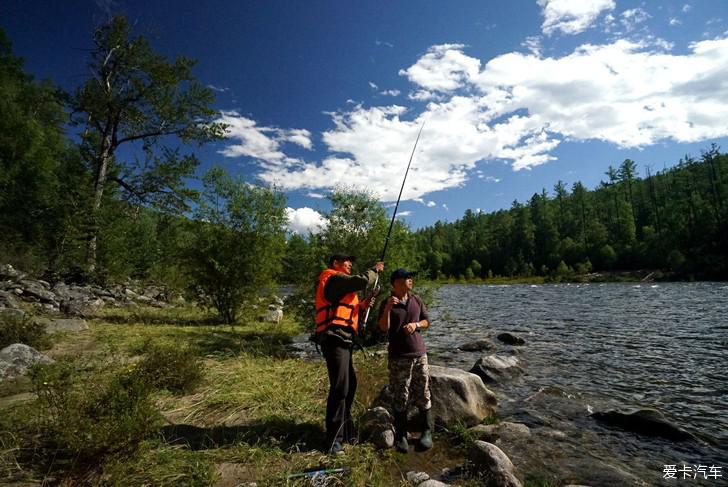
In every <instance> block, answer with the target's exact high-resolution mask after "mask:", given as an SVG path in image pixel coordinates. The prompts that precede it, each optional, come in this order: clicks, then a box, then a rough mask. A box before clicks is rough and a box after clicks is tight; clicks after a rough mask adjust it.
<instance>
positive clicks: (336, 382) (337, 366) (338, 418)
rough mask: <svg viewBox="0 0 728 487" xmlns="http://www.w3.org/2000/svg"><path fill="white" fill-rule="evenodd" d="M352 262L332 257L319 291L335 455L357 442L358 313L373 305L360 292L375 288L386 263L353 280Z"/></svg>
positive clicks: (349, 258)
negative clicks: (353, 407) (353, 409)
mask: <svg viewBox="0 0 728 487" xmlns="http://www.w3.org/2000/svg"><path fill="white" fill-rule="evenodd" d="M353 261H354V257H353V256H351V255H346V254H334V255H332V256H331V257H330V258H329V268H328V269H325V270H324V271H323V272H321V275H320V276H319V280H318V286H317V287H316V337H317V342H318V343H319V344H320V345H321V351H322V353H323V355H324V358H325V359H326V368H327V370H328V373H329V396H328V400H327V402H326V441H327V445H328V447H329V448H330V451H331V452H332V453H338V452H340V451H342V449H343V446H342V445H343V443H344V442H349V443H350V442H352V441H353V440H354V439H355V432H354V423H353V420H352V417H351V405H352V403H353V402H354V394H356V373H355V372H354V363H353V361H352V352H353V351H354V350H353V349H354V338H355V335H356V334H357V332H358V330H359V312H360V311H362V310H364V309H366V308H367V306H369V305H370V304H371V302H372V298H370V299H367V300H364V301H361V302H360V301H359V296H358V295H357V292H358V291H363V290H365V289H366V288H367V286H371V285H374V283H375V281H376V277H377V273H379V272H381V271H382V270H384V263H383V262H377V263H376V264H375V265H374V267H372V268H371V269H369V270H367V271H366V272H365V273H364V274H361V275H354V276H352V275H351V265H352V262H353Z"/></svg>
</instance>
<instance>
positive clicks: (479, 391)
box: [430, 365, 498, 426]
mask: <svg viewBox="0 0 728 487" xmlns="http://www.w3.org/2000/svg"><path fill="white" fill-rule="evenodd" d="M430 388H431V391H432V408H433V413H434V415H435V420H436V421H437V422H438V423H439V424H443V425H452V424H454V423H455V422H458V421H460V422H462V423H464V424H465V425H467V426H473V425H476V424H478V423H480V422H481V421H483V418H486V417H488V416H492V415H493V414H495V410H496V406H497V404H498V401H497V399H496V397H495V394H493V393H492V392H491V391H490V390H488V389H487V388H486V387H485V384H483V381H482V380H481V379H480V377H478V376H477V375H475V374H471V373H470V372H465V371H464V370H460V369H453V368H449V367H440V366H437V365H431V366H430Z"/></svg>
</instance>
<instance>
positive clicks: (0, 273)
mask: <svg viewBox="0 0 728 487" xmlns="http://www.w3.org/2000/svg"><path fill="white" fill-rule="evenodd" d="M21 276H22V273H21V272H20V271H17V270H15V269H14V268H13V266H11V265H10V264H5V265H0V277H2V278H3V279H17V278H19V277H21Z"/></svg>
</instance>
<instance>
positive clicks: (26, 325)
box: [0, 317, 50, 349]
mask: <svg viewBox="0 0 728 487" xmlns="http://www.w3.org/2000/svg"><path fill="white" fill-rule="evenodd" d="M13 343H24V344H26V345H28V346H31V347H33V348H36V349H41V348H47V347H48V346H49V345H50V339H49V337H48V334H47V333H46V331H45V325H44V324H42V323H36V322H34V321H33V320H30V319H28V318H10V317H3V318H0V348H5V347H7V346H8V345H12V344H13Z"/></svg>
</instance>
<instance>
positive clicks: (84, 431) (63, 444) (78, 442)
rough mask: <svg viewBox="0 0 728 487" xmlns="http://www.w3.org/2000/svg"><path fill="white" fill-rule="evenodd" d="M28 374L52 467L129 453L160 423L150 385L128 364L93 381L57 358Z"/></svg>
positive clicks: (87, 463) (95, 462)
mask: <svg viewBox="0 0 728 487" xmlns="http://www.w3.org/2000/svg"><path fill="white" fill-rule="evenodd" d="M31 376H32V380H33V384H34V386H35V390H36V393H37V394H38V399H39V406H40V411H41V421H40V428H41V430H42V438H43V439H42V443H43V444H42V446H41V449H42V450H43V453H44V456H46V457H47V460H48V461H51V462H53V464H54V468H64V466H65V468H68V469H78V468H81V469H83V468H88V467H90V466H96V465H99V464H100V463H101V462H102V461H103V460H104V459H105V458H111V457H113V456H117V455H128V454H132V453H133V452H134V451H135V450H136V449H137V447H138V446H139V444H140V443H141V442H142V441H144V440H145V439H147V438H149V437H151V436H152V435H154V434H155V433H156V432H157V431H158V429H159V427H160V426H161V415H160V413H159V411H158V410H157V409H156V408H155V406H154V403H153V401H152V399H151V397H150V393H151V391H152V389H151V388H150V386H149V384H148V383H147V382H146V381H144V380H142V379H141V377H139V376H138V375H137V374H136V373H134V371H130V370H129V369H124V370H121V371H117V372H116V373H113V374H107V375H105V376H97V377H96V378H95V380H94V381H93V382H91V381H88V380H82V378H81V377H80V376H79V374H77V373H76V371H75V370H74V369H73V368H72V367H71V366H69V365H67V364H62V363H60V364H50V365H41V366H36V367H34V368H33V369H32V372H31Z"/></svg>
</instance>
